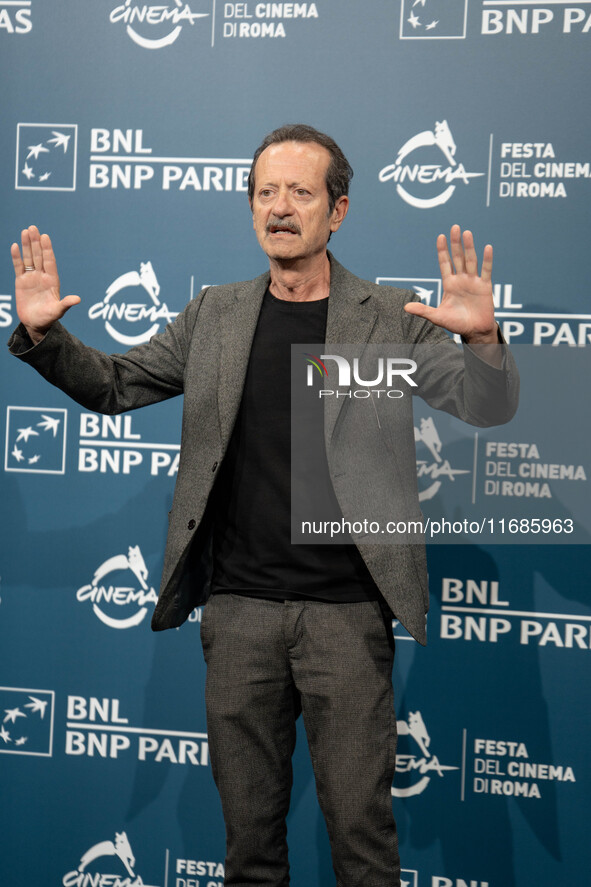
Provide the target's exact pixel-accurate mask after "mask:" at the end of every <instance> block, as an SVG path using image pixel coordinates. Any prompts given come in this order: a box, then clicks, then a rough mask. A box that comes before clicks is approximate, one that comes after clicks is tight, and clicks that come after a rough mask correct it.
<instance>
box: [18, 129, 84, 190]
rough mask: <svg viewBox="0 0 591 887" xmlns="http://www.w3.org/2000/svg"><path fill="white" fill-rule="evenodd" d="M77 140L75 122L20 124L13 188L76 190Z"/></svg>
mask: <svg viewBox="0 0 591 887" xmlns="http://www.w3.org/2000/svg"><path fill="white" fill-rule="evenodd" d="M77 137H78V127H77V125H76V124H74V123H65V124H55V123H19V124H18V125H17V129H16V177H15V188H16V189H17V190H19V189H22V190H27V191H43V190H49V191H75V190H76V153H77Z"/></svg>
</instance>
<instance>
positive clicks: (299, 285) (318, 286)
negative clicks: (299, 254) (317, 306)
mask: <svg viewBox="0 0 591 887" xmlns="http://www.w3.org/2000/svg"><path fill="white" fill-rule="evenodd" d="M269 266H270V271H271V280H270V281H269V290H270V291H271V294H272V295H273V296H275V298H276V299H284V300H285V301H288V302H317V301H318V300H319V299H325V298H326V297H327V296H328V294H329V291H330V262H329V260H328V256H327V255H326V253H323V254H322V255H320V256H318V257H316V258H315V259H314V260H312V261H311V260H310V259H307V260H306V261H305V264H299V263H298V262H297V261H295V262H293V263H289V264H288V263H284V262H278V261H277V260H276V259H270V260H269Z"/></svg>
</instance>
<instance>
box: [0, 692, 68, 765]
mask: <svg viewBox="0 0 591 887" xmlns="http://www.w3.org/2000/svg"><path fill="white" fill-rule="evenodd" d="M54 701H55V693H54V692H53V690H27V689H24V688H22V687H0V754H13V755H19V754H20V755H36V756H38V757H46V758H47V757H51V755H52V752H53V715H54Z"/></svg>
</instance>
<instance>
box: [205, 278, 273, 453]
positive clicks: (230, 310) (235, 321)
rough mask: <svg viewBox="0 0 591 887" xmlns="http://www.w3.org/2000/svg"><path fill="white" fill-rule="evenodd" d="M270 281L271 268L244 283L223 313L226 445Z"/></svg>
mask: <svg viewBox="0 0 591 887" xmlns="http://www.w3.org/2000/svg"><path fill="white" fill-rule="evenodd" d="M268 284H269V272H267V273H266V274H261V276H260V277H257V278H255V279H254V280H251V281H248V282H247V283H244V284H242V285H241V286H240V288H239V290H238V291H237V293H236V296H235V298H234V300H233V301H232V302H231V304H230V305H228V307H227V308H226V310H225V311H224V313H223V314H222V319H221V326H222V330H221V333H222V347H221V358H220V384H219V386H218V411H219V418H220V430H221V437H222V446H223V447H224V449H225V447H226V444H227V442H228V440H229V438H230V434H231V432H232V428H233V426H234V420H235V419H236V415H237V413H238V408H239V406H240V400H241V398H242V390H243V388H244V379H245V377H246V369H247V367H248V359H249V357H250V349H251V347H252V340H253V338H254V333H255V330H256V326H257V322H258V319H259V314H260V311H261V305H262V303H263V297H264V295H265V290H266V289H267V286H268Z"/></svg>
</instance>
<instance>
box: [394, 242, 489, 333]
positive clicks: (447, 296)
mask: <svg viewBox="0 0 591 887" xmlns="http://www.w3.org/2000/svg"><path fill="white" fill-rule="evenodd" d="M449 241H450V247H451V257H450V253H449V251H448V248H447V238H446V237H445V234H440V235H439V237H438V238H437V258H438V259H439V267H440V269H441V282H442V286H443V295H442V297H441V304H440V305H439V306H438V307H437V308H432V307H430V306H429V305H424V304H423V303H422V302H410V303H409V304H407V305H405V310H406V311H407V312H408V313H409V314H417V315H419V316H420V317H425V318H426V319H427V320H430V321H431V322H432V323H435V324H437V326H441V327H444V328H445V329H446V330H449V332H451V333H459V334H460V335H462V336H463V337H464V338H465V339H466V341H468V342H469V343H470V344H477V343H482V344H488V343H491V344H493V343H496V342H497V341H498V338H497V325H496V322H495V315H494V304H493V290H492V283H491V272H492V260H493V249H492V246H490V244H488V245H487V246H485V247H484V254H483V257H482V268H481V273H480V275H479V274H478V259H477V256H476V250H475V249H474V238H473V237H472V233H471V232H470V231H464V234H463V237H462V232H461V230H460V226H459V225H454V226H453V227H452V229H451V231H450V236H449ZM452 262H453V264H452Z"/></svg>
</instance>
